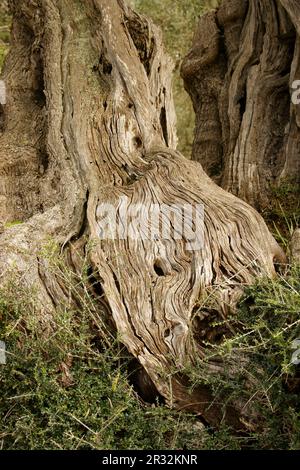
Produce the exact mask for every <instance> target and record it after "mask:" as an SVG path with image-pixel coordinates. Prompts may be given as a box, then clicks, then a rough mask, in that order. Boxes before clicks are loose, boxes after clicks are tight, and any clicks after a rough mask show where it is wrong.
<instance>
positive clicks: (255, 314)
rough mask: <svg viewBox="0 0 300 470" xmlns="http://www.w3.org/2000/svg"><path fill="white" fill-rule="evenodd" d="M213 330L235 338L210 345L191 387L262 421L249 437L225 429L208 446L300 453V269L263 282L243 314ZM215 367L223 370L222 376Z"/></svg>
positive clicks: (191, 370)
mask: <svg viewBox="0 0 300 470" xmlns="http://www.w3.org/2000/svg"><path fill="white" fill-rule="evenodd" d="M211 327H212V328H216V329H220V328H222V331H226V330H227V331H228V332H230V333H228V334H225V335H224V337H223V340H222V341H221V343H220V344H219V345H215V344H214V345H213V344H209V343H207V345H206V346H207V356H206V358H205V359H204V360H198V361H196V364H193V366H189V367H188V368H187V371H186V373H187V375H188V376H189V379H190V382H191V387H192V388H193V387H196V386H198V385H200V384H206V385H209V387H210V388H211V389H212V390H213V395H214V400H216V401H217V402H218V403H222V404H223V408H224V411H225V409H226V408H228V407H229V406H230V405H233V406H234V405H235V404H236V403H238V402H241V403H243V404H244V405H245V408H246V407H247V409H248V410H251V413H252V415H253V416H256V418H255V420H254V422H255V425H254V426H252V427H253V430H251V426H249V432H248V433H247V434H246V435H243V437H238V436H235V435H234V433H233V432H232V431H230V429H226V427H224V426H223V427H222V429H221V431H219V432H217V433H215V434H214V435H213V437H212V438H211V439H210V440H208V441H206V445H207V444H208V445H209V446H215V448H220V445H221V448H222V442H223V444H224V447H223V448H228V446H229V447H230V448H253V449H300V368H299V365H298V364H297V363H298V362H299V363H300V267H299V266H294V267H290V269H289V272H288V273H287V274H286V275H285V276H279V277H278V278H277V279H273V280H272V279H260V280H257V282H256V284H255V285H253V286H251V287H248V288H247V290H246V292H245V295H244V298H243V299H242V301H241V303H240V306H239V309H238V313H237V314H236V315H234V317H232V318H231V319H229V320H227V321H226V322H219V323H218V322H214V323H212V325H211ZM233 332H235V333H233ZM211 362H214V363H217V364H218V365H219V366H221V367H220V369H219V371H218V373H214V374H212V372H211V371H210V364H211ZM249 384H250V385H249Z"/></svg>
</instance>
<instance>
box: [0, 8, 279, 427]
mask: <svg viewBox="0 0 300 470" xmlns="http://www.w3.org/2000/svg"><path fill="white" fill-rule="evenodd" d="M11 3H12V8H13V14H14V20H13V32H12V46H11V51H10V54H9V56H8V58H7V61H6V65H5V68H4V71H3V75H2V77H1V78H2V79H3V80H4V81H5V83H6V90H7V103H6V105H4V106H2V108H1V112H2V123H3V124H2V129H1V134H0V175H1V180H0V181H1V185H0V201H1V219H2V222H3V228H2V234H1V235H0V247H1V252H0V267H1V278H2V280H3V279H5V276H7V275H9V272H10V268H11V267H12V266H13V269H14V270H18V271H19V272H20V273H21V274H22V280H23V282H24V283H27V284H29V285H34V286H35V289H36V291H37V292H38V294H39V295H40V299H41V304H42V307H41V318H51V309H52V308H53V305H54V306H55V305H57V304H58V303H59V302H61V301H62V300H63V299H64V296H66V295H67V292H66V290H65V289H64V286H63V285H62V281H61V280H60V282H58V281H57V279H56V278H55V277H54V276H53V275H52V273H51V272H50V271H49V270H47V262H46V261H45V260H43V256H42V255H41V252H40V247H41V246H42V245H43V243H44V242H45V241H46V240H48V239H49V237H52V238H54V239H55V240H57V241H58V243H59V244H60V245H61V249H62V251H63V252H65V253H66V259H67V260H68V263H70V266H72V269H79V267H80V259H81V258H80V256H79V254H80V253H82V252H84V251H85V253H86V254H87V255H88V256H89V259H90V263H91V265H92V267H93V269H94V271H95V273H96V274H95V275H96V276H97V278H98V281H99V283H100V284H101V288H102V289H103V293H104V296H105V301H106V303H107V306H108V308H109V311H110V313H111V318H112V319H113V322H114V324H115V328H116V330H117V331H118V333H119V336H120V338H121V340H122V341H123V343H124V344H125V345H126V347H127V348H128V350H129V351H130V352H131V353H132V354H133V355H134V356H135V357H136V358H137V359H138V360H139V361H140V363H141V364H142V366H143V367H144V369H145V371H146V372H147V374H148V375H149V376H150V378H151V379H152V381H153V382H154V384H155V386H156V387H157V389H158V391H159V392H160V393H161V394H162V395H163V396H164V397H165V398H166V400H167V402H168V403H169V404H171V405H174V406H178V407H183V408H190V409H193V410H196V411H197V412H199V413H200V414H202V415H203V416H204V417H205V419H206V420H207V421H209V422H217V421H219V420H220V419H221V417H222V414H221V410H220V407H219V405H218V404H215V405H213V406H209V405H210V401H211V397H210V392H209V390H208V389H206V388H205V387H200V388H199V389H197V390H195V391H194V392H193V394H189V393H188V391H187V387H186V383H185V379H184V377H182V376H181V375H180V369H181V367H182V366H183V365H184V364H185V362H187V361H189V360H193V357H194V355H195V354H201V353H202V350H203V345H201V344H199V345H198V346H197V345H196V349H195V344H194V342H193V341H192V336H193V325H194V319H195V316H197V315H198V313H197V312H198V307H197V305H199V300H200V301H201V299H203V298H204V297H205V295H206V294H207V292H208V293H210V295H211V296H213V298H214V299H215V306H216V307H215V308H217V310H218V311H219V313H220V315H221V316H222V317H223V318H224V316H226V315H227V313H228V311H230V308H231V307H232V306H234V304H235V302H236V299H237V298H238V296H239V295H240V292H241V290H242V287H243V285H244V284H248V283H251V282H252V281H253V279H254V277H256V276H259V275H269V276H272V275H274V272H275V271H274V262H276V260H277V261H280V260H282V253H281V251H280V249H279V247H278V246H277V244H276V242H275V241H274V239H273V238H272V236H271V235H270V233H269V231H268V229H267V227H266V225H265V223H264V221H263V219H262V218H261V217H260V216H259V215H258V214H257V213H256V212H255V210H254V209H252V208H251V207H250V206H248V205H247V204H246V203H245V202H243V201H242V200H240V199H237V198H236V197H235V196H233V195H231V194H229V193H227V192H225V191H224V190H223V189H221V188H219V187H218V186H217V185H216V184H215V183H214V182H213V181H211V180H210V179H209V177H208V176H207V175H206V174H205V173H204V171H203V170H202V168H201V165H200V164H199V163H198V162H191V161H188V160H186V159H185V158H184V157H183V156H182V155H180V154H179V153H178V152H177V151H176V150H175V148H176V135H175V124H174V110H173V104H172V96H171V82H170V80H171V69H172V65H171V63H170V60H169V59H168V57H167V56H166V55H165V54H164V51H163V48H162V43H161V36H160V33H159V31H158V30H157V29H156V28H155V27H154V26H153V25H152V24H151V23H150V22H149V21H148V20H147V19H145V18H144V17H141V16H139V15H137V14H136V13H134V12H133V11H132V10H131V9H129V8H128V7H127V6H126V5H125V3H124V2H123V0H86V1H84V2H82V1H80V0H39V1H37V2H33V1H32V0H15V1H12V2H11ZM124 201H126V204H127V212H128V211H130V209H131V208H134V210H135V209H136V207H137V206H136V205H138V204H142V205H143V213H145V214H146V213H147V211H148V210H149V212H151V210H152V209H151V207H152V206H153V205H155V207H161V206H162V205H164V207H165V206H167V207H168V206H172V207H173V208H174V207H175V208H180V207H182V205H184V204H189V205H191V206H193V208H194V209H197V208H198V207H200V206H201V204H203V205H204V212H205V217H204V232H203V246H202V247H199V246H198V247H197V246H194V248H193V249H191V247H188V245H187V241H188V236H186V238H185V239H184V238H183V239H180V237H176V233H173V232H172V236H171V237H170V238H169V239H168V238H163V237H162V236H160V232H159V231H158V233H156V236H155V237H152V238H151V237H148V238H147V237H145V236H144V234H145V231H146V230H147V228H148V224H149V220H148V221H147V220H146V219H147V218H146V219H145V223H144V224H143V223H141V224H139V225H136V226H135V231H134V233H133V234H132V236H131V238H130V237H116V238H115V239H109V238H105V237H103V236H102V235H103V233H102V231H101V230H100V229H102V228H103V227H102V225H101V223H102V216H103V213H102V208H103V204H105V203H106V204H111V205H113V206H114V207H116V208H117V217H118V218H119V219H120V220H122V211H123V209H124V208H123V202H124ZM132 215H133V214H132ZM160 218H162V216H161V215H160ZM14 221H19V222H22V223H21V224H20V223H19V224H17V225H13V226H11V224H9V222H14ZM156 228H159V227H158V226H157V227H156ZM199 321H200V320H199ZM198 323H199V322H198ZM200 324H201V321H200ZM200 326H201V325H200ZM175 370H177V371H179V373H178V374H176V373H174V371H175ZM243 413H244V414H247V408H244V410H243ZM228 419H229V421H230V422H232V423H234V425H236V426H239V416H238V415H237V414H236V413H235V412H233V411H232V410H230V412H229V413H228Z"/></svg>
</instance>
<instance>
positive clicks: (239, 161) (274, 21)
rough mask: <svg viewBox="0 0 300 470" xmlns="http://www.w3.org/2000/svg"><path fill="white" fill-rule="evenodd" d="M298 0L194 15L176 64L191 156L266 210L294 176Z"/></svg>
mask: <svg viewBox="0 0 300 470" xmlns="http://www.w3.org/2000/svg"><path fill="white" fill-rule="evenodd" d="M299 32H300V3H299V2H298V0H261V1H258V0H225V1H224V2H222V5H221V7H220V8H219V9H218V10H216V11H214V12H211V13H209V14H207V15H205V16H203V17H201V19H200V22H199V25H198V29H197V32H196V34H195V38H194V44H193V47H192V50H191V51H190V53H189V54H188V55H187V57H186V58H185V60H184V62H183V66H182V75H183V77H184V80H185V86H186V89H187V90H188V92H189V93H190V95H191V97H192V100H193V103H194V108H195V112H196V131H195V141H194V146H193V159H194V160H197V161H199V162H200V163H201V164H202V165H203V168H204V170H205V171H207V173H208V174H209V175H210V176H211V177H212V178H213V179H214V180H215V181H216V182H217V183H218V184H220V185H221V186H222V187H223V188H224V189H226V190H228V191H230V192H232V193H233V194H235V195H237V196H239V197H241V198H243V199H244V200H246V201H248V202H249V203H250V204H252V205H254V206H256V207H258V208H265V207H266V206H267V205H268V201H269V194H270V188H272V187H274V186H275V185H277V184H280V183H282V181H287V180H289V181H291V182H292V183H293V184H297V185H298V184H299V182H300V145H299V142H300V107H299V105H295V104H293V103H292V100H291V94H292V92H293V90H292V84H293V82H294V81H295V80H297V79H299V78H300V49H299V47H300V36H299Z"/></svg>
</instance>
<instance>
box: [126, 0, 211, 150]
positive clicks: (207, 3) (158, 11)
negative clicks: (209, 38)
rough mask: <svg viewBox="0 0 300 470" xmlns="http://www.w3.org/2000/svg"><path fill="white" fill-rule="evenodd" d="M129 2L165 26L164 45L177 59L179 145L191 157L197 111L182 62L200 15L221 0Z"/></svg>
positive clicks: (175, 78) (175, 77)
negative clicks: (184, 83)
mask: <svg viewBox="0 0 300 470" xmlns="http://www.w3.org/2000/svg"><path fill="white" fill-rule="evenodd" d="M130 3H131V5H132V6H133V7H134V8H135V9H136V10H137V11H139V12H141V13H143V14H145V15H146V16H148V17H150V18H151V19H152V20H153V21H154V23H155V24H157V25H158V26H160V27H161V29H162V32H163V37H164V43H165V46H166V48H167V50H168V52H169V54H170V55H171V56H172V58H173V60H174V63H175V70H174V81H173V89H174V101H175V106H176V112H177V132H178V149H179V150H180V151H181V152H182V153H183V154H184V155H185V156H186V157H188V158H190V156H191V152H192V144H193V136H194V126H195V114H194V110H193V106H192V102H191V100H190V98H189V96H188V94H187V93H186V91H185V89H184V86H183V81H182V79H181V77H180V66H181V62H182V59H183V57H184V56H185V55H186V53H187V52H188V50H189V48H190V47H191V44H192V40H193V36H194V32H195V28H196V25H197V21H198V18H199V16H200V15H202V14H203V13H205V11H207V10H210V9H212V8H216V7H217V6H218V4H219V3H220V0H187V1H183V0H131V1H130Z"/></svg>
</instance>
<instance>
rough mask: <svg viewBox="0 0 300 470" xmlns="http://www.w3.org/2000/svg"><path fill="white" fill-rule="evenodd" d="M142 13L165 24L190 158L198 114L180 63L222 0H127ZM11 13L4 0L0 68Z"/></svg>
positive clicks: (182, 138)
mask: <svg viewBox="0 0 300 470" xmlns="http://www.w3.org/2000/svg"><path fill="white" fill-rule="evenodd" d="M127 1H128V2H129V3H130V5H131V6H132V7H133V8H135V9H136V10H137V11H139V12H140V13H143V14H145V15H146V16H148V17H150V18H151V19H152V20H153V21H154V23H155V24H157V25H158V26H160V27H161V29H162V32H163V37H164V43H165V45H166V48H167V50H168V52H169V54H170V55H171V56H172V58H173V60H174V64H175V70H174V81H173V83H174V85H173V86H174V100H175V106H176V111H177V128H178V147H179V150H180V151H181V152H182V153H183V154H184V155H185V156H186V157H190V155H191V150H192V143H193V133H194V124H195V116H194V111H193V106H192V103H191V100H190V98H189V96H188V94H187V93H186V92H185V90H184V86H183V82H182V79H181V78H180V65H181V61H182V59H183V57H184V56H185V54H186V53H187V52H188V50H189V48H190V46H191V43H192V39H193V35H194V31H195V28H196V24H197V20H198V17H199V16H200V15H201V14H203V13H204V12H205V11H207V10H209V9H211V8H215V7H216V6H217V5H218V3H219V2H220V0H186V1H184V0H127ZM9 30H10V16H9V14H8V2H7V0H0V70H1V68H2V65H3V62H4V59H5V56H6V54H7V51H8V47H9Z"/></svg>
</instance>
